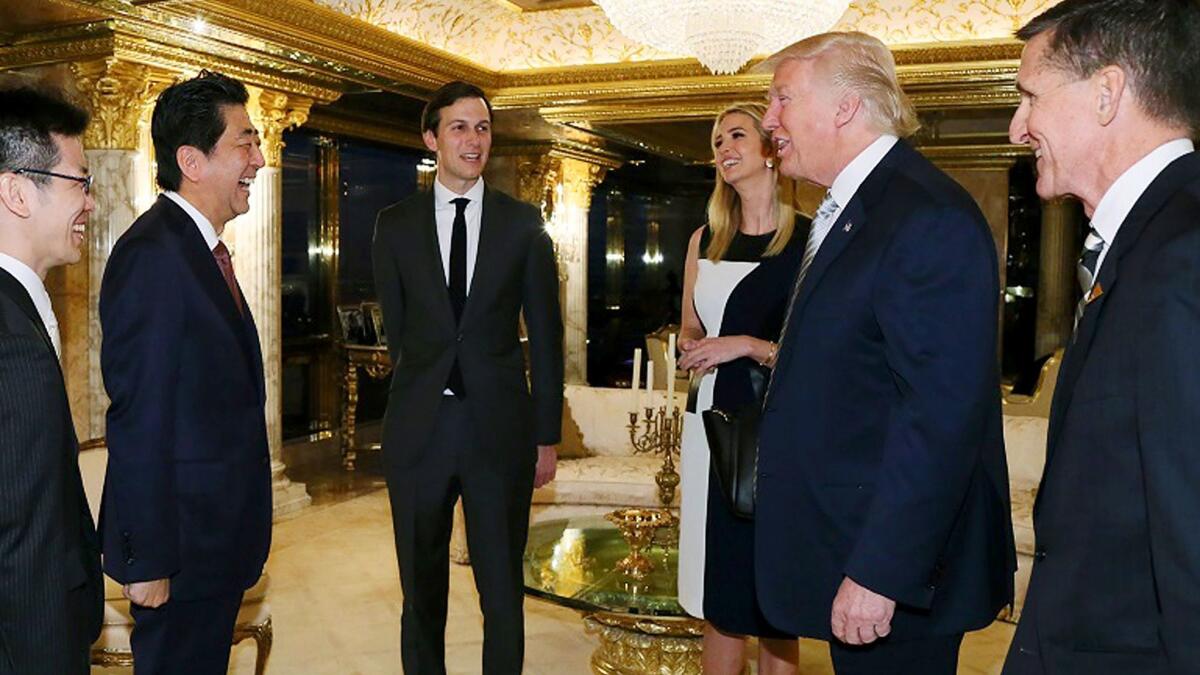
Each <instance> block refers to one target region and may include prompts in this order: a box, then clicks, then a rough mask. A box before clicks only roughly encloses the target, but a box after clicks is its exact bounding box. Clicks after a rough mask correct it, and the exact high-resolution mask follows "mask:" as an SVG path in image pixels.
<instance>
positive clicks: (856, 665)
mask: <svg viewBox="0 0 1200 675" xmlns="http://www.w3.org/2000/svg"><path fill="white" fill-rule="evenodd" d="M962 639H963V636H962V633H959V634H957V635H950V636H947V637H931V638H925V639H922V640H904V641H899V642H893V641H891V640H890V639H886V638H885V639H883V640H877V641H875V642H874V643H872V644H869V645H863V646H858V647H856V646H854V645H847V644H843V643H841V642H838V641H837V640H834V641H832V642H830V643H829V655H830V656H831V657H832V658H833V670H834V672H835V673H837V675H955V673H956V672H957V671H958V648H959V646H960V645H961V644H962Z"/></svg>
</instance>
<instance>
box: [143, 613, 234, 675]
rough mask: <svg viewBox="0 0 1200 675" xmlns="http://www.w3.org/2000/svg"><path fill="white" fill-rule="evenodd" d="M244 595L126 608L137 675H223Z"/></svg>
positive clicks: (227, 665) (226, 667)
mask: <svg viewBox="0 0 1200 675" xmlns="http://www.w3.org/2000/svg"><path fill="white" fill-rule="evenodd" d="M241 604H242V594H241V593H235V594H232V595H223V596H219V597H216V598H205V599H203V600H177V599H175V598H171V599H170V600H168V601H167V602H166V604H164V605H161V606H159V607H156V608H154V609H151V608H149V607H142V606H140V605H130V608H131V612H132V614H133V621H134V625H133V635H132V636H131V637H130V644H131V646H132V647H133V668H134V671H135V672H136V673H137V675H225V673H226V672H227V671H228V670H229V650H230V647H231V646H232V645H233V626H234V623H236V622H237V613H238V609H239V608H240V607H241Z"/></svg>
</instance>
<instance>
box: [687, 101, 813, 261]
mask: <svg viewBox="0 0 1200 675" xmlns="http://www.w3.org/2000/svg"><path fill="white" fill-rule="evenodd" d="M766 112H767V107H766V106H765V105H763V104H762V103H734V104H733V105H731V106H729V107H728V108H726V109H724V110H722V111H721V114H719V115H717V119H716V121H714V122H713V130H712V135H713V138H714V139H715V138H716V135H717V132H718V131H719V130H720V127H721V122H723V121H724V120H725V118H726V117H728V116H729V115H732V114H734V113H741V114H743V115H745V116H747V117H749V118H750V119H752V120H754V130H755V131H757V132H758V138H759V140H760V141H762V144H763V147H764V148H767V149H768V150H769V152H768V154H767V156H768V159H769V160H770V161H771V162H772V164H773V163H774V162H775V158H774V152H773V150H772V149H773V148H774V146H773V145H772V144H771V134H770V133H769V132H768V131H766V130H765V129H763V125H762V121H763V115H765V114H766ZM771 173H772V174H773V175H774V176H775V236H774V237H771V242H770V243H769V244H768V245H767V250H766V251H765V252H764V253H763V255H767V256H772V255H778V254H779V253H780V252H782V251H783V249H784V247H785V246H787V243H788V241H789V240H790V239H791V238H792V232H793V231H794V230H795V228H796V223H795V220H796V208H795V204H796V181H794V180H792V179H791V178H787V177H784V176H782V175H780V174H779V169H778V168H777V167H774V166H773V167H772V168H771ZM741 224H742V200H741V198H740V197H738V193H737V190H734V189H733V186H731V185H730V184H729V183H726V182H725V179H724V178H722V177H721V171H720V170H719V169H718V171H717V180H716V184H715V185H713V192H712V196H711V197H709V198H708V229H709V231H710V232H712V238H711V239H710V240H709V242H708V248H707V249H705V251H704V256H705V257H706V258H708V259H709V260H711V261H713V262H717V261H719V260H721V258H723V257H725V253H726V252H728V251H729V245H730V244H731V243H733V238H734V236H735V235H737V232H738V228H740V227H741Z"/></svg>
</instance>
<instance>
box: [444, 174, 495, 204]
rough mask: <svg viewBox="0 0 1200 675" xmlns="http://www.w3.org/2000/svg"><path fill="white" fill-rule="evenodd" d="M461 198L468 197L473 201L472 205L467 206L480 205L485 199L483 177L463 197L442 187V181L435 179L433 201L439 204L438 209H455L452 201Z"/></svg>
mask: <svg viewBox="0 0 1200 675" xmlns="http://www.w3.org/2000/svg"><path fill="white" fill-rule="evenodd" d="M459 197H466V198H467V199H470V200H471V203H470V204H467V206H473V205H476V204H479V202H480V200H482V199H483V177H482V176H480V177H479V180H477V181H475V184H474V185H472V186H471V189H470V190H467V191H466V192H465V193H463V194H461V195H460V194H458V193H457V192H455V191H454V190H451V189H450V188H448V187H446V186H445V185H442V181H440V180H438V179H437V178H434V179H433V201H434V202H435V203H436V204H437V206H438V208H447V207H453V205H452V204H451V203H450V200H451V199H458V198H459Z"/></svg>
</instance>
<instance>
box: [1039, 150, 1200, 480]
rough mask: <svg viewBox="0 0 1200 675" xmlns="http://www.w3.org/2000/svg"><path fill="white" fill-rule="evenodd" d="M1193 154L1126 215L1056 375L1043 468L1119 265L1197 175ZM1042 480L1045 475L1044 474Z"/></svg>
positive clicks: (1169, 169) (1152, 186) (1163, 175)
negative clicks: (1153, 221)
mask: <svg viewBox="0 0 1200 675" xmlns="http://www.w3.org/2000/svg"><path fill="white" fill-rule="evenodd" d="M1197 157H1198V155H1197V154H1196V153H1194V152H1193V153H1189V154H1187V155H1184V156H1183V157H1180V158H1179V159H1177V160H1175V161H1174V162H1172V163H1171V164H1169V165H1168V166H1167V168H1165V169H1163V172H1162V173H1161V174H1159V175H1158V177H1157V178H1155V179H1154V181H1153V182H1152V183H1150V187H1148V188H1146V191H1145V192H1144V193H1142V196H1141V197H1140V198H1139V199H1138V200H1137V202H1136V203H1135V204H1134V205H1133V209H1131V210H1130V211H1129V215H1128V216H1126V217H1125V221H1124V222H1123V223H1122V224H1121V228H1120V229H1119V230H1118V231H1117V236H1116V239H1115V241H1113V242H1112V250H1110V251H1109V253H1108V255H1107V256H1106V257H1105V259H1104V265H1103V266H1102V267H1101V268H1100V276H1099V277H1098V278H1097V279H1096V283H1097V284H1098V285H1099V287H1100V288H1101V289H1103V292H1102V293H1101V294H1100V295H1099V296H1097V297H1096V298H1095V299H1093V300H1092V301H1091V302H1089V303H1088V305H1087V307H1086V308H1085V309H1084V312H1083V317H1082V318H1081V319H1080V320H1079V325H1078V326H1076V328H1075V333H1074V334H1073V335H1072V337H1071V344H1070V345H1068V346H1067V350H1066V353H1065V354H1064V355H1063V367H1062V371H1061V372H1060V373H1059V376H1058V382H1056V383H1055V386H1054V398H1053V400H1052V402H1051V406H1050V426H1049V429H1048V430H1047V433H1048V442H1047V445H1046V467H1047V468H1049V466H1050V461H1051V460H1052V459H1053V455H1054V450H1055V448H1056V447H1057V445H1058V440H1059V434H1060V433H1061V432H1062V425H1063V420H1064V418H1065V416H1066V413H1067V410H1069V409H1070V406H1071V400H1072V398H1073V397H1074V394H1075V385H1076V383H1077V381H1078V380H1079V375H1080V373H1081V372H1082V371H1083V366H1084V364H1085V363H1086V362H1087V357H1088V352H1089V351H1090V350H1091V346H1092V342H1093V340H1094V339H1095V337H1096V330H1097V326H1098V324H1099V322H1100V317H1101V315H1102V313H1103V311H1104V305H1105V303H1106V301H1107V300H1108V299H1109V298H1110V297H1111V296H1112V291H1113V289H1114V288H1115V287H1116V285H1117V283H1118V282H1119V280H1120V272H1121V261H1122V259H1123V258H1124V257H1125V255H1126V254H1127V253H1129V251H1130V250H1131V249H1132V248H1133V247H1134V245H1135V244H1136V243H1137V240H1138V238H1139V237H1140V236H1141V234H1142V232H1143V231H1144V230H1145V229H1146V225H1147V224H1148V223H1149V222H1150V220H1151V219H1153V218H1154V216H1155V214H1157V213H1158V211H1159V210H1160V209H1161V208H1162V207H1163V205H1164V204H1166V202H1167V200H1168V199H1169V198H1170V197H1171V196H1172V195H1174V194H1175V192H1176V191H1178V190H1179V188H1180V186H1181V185H1182V184H1183V183H1184V182H1185V181H1187V180H1190V179H1191V178H1192V177H1193V176H1195V175H1197V174H1198V173H1200V160H1198V159H1197ZM1042 475H1043V479H1044V477H1045V475H1046V473H1045V472H1043V474H1042Z"/></svg>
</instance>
